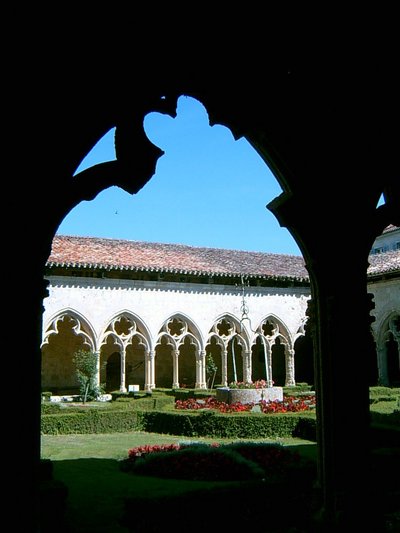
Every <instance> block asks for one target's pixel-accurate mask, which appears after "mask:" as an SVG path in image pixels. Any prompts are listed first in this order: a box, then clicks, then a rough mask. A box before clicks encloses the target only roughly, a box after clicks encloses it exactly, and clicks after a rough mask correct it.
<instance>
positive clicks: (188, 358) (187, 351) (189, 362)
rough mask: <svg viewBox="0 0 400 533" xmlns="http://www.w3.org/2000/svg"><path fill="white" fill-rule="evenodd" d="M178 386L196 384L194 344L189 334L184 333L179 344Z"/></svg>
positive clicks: (187, 386)
mask: <svg viewBox="0 0 400 533" xmlns="http://www.w3.org/2000/svg"><path fill="white" fill-rule="evenodd" d="M179 386H180V387H182V388H195V386H196V345H195V344H194V343H193V342H192V339H191V338H190V336H189V335H185V337H184V338H183V342H182V343H181V344H180V345H179Z"/></svg>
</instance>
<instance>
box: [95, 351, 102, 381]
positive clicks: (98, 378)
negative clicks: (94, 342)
mask: <svg viewBox="0 0 400 533" xmlns="http://www.w3.org/2000/svg"><path fill="white" fill-rule="evenodd" d="M94 353H95V354H96V357H97V361H96V385H97V387H100V383H101V376H100V350H96V351H95V352H94Z"/></svg>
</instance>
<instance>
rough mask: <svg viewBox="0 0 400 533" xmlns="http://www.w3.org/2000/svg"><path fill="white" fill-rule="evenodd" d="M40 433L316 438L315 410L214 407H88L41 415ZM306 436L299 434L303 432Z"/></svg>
mask: <svg viewBox="0 0 400 533" xmlns="http://www.w3.org/2000/svg"><path fill="white" fill-rule="evenodd" d="M41 431H42V434H48V435H63V434H74V433H121V432H125V431H148V432H152V433H161V434H162V433H164V434H169V435H182V436H187V437H218V438H224V437H226V438H276V437H291V436H298V437H300V438H307V439H309V440H314V439H315V413H308V414H305V413H301V414H299V413H285V414H272V415H265V414H260V413H253V414H249V413H234V414H219V413H215V412H214V411H201V412H195V413H193V412H169V411H136V410H125V409H124V410H111V409H104V410H88V411H83V412H73V413H71V412H65V411H63V412H62V413H60V414H49V415H43V416H42V421H41ZM303 434H304V435H305V434H306V435H307V437H302V435H303Z"/></svg>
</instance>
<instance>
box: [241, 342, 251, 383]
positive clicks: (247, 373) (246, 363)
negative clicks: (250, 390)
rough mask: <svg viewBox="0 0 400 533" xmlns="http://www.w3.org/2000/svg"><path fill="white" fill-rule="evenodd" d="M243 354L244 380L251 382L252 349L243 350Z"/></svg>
mask: <svg viewBox="0 0 400 533" xmlns="http://www.w3.org/2000/svg"><path fill="white" fill-rule="evenodd" d="M242 356H243V381H244V382H245V383H251V382H252V379H251V350H242Z"/></svg>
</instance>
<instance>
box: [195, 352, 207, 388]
mask: <svg viewBox="0 0 400 533" xmlns="http://www.w3.org/2000/svg"><path fill="white" fill-rule="evenodd" d="M195 387H196V389H206V388H207V377H206V351H205V350H200V351H199V352H198V353H196V385H195Z"/></svg>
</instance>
